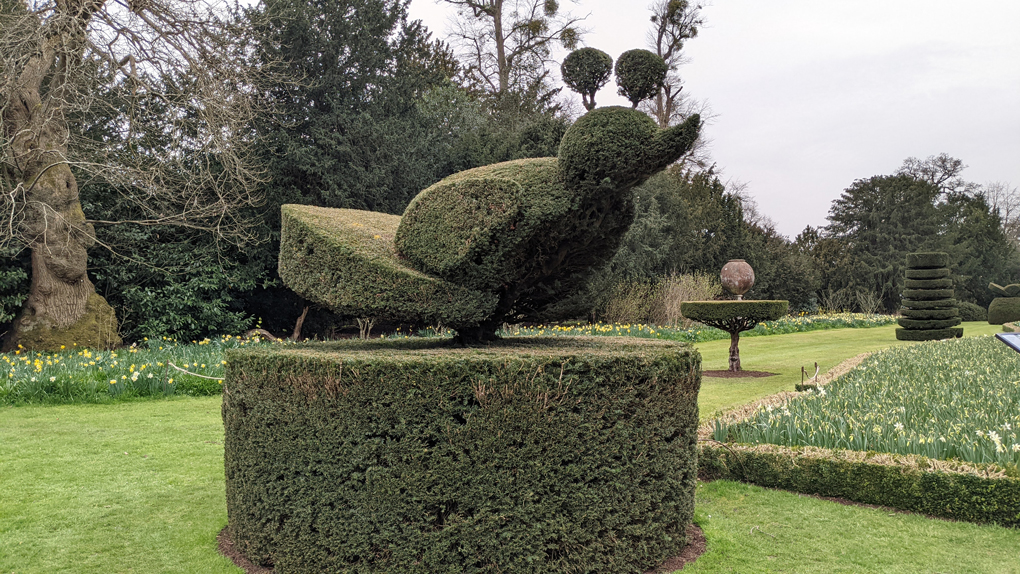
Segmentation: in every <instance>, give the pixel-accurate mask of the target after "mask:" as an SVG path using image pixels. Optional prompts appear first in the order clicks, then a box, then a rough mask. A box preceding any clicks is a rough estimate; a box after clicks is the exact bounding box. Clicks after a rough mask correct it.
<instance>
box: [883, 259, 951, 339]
mask: <svg viewBox="0 0 1020 574" xmlns="http://www.w3.org/2000/svg"><path fill="white" fill-rule="evenodd" d="M948 264H949V254H947V253H943V252H940V251H936V252H922V253H908V254H907V269H906V271H905V272H904V276H905V277H906V279H905V280H904V289H903V298H902V303H901V305H902V307H901V308H900V314H901V315H903V317H902V318H901V319H898V320H897V322H898V323H899V325H900V328H899V329H896V338H897V339H899V340H901V341H932V340H937V339H949V338H952V337H962V336H963V328H962V327H957V326H956V325H959V324H960V316H959V315H960V313H959V310H958V309H957V303H956V299H954V298H953V280H952V279H950V277H949V275H950V271H949V268H948V267H946V265H948Z"/></svg>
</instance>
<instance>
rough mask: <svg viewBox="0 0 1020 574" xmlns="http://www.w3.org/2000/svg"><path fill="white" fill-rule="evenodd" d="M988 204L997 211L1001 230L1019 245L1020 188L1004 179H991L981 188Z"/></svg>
mask: <svg viewBox="0 0 1020 574" xmlns="http://www.w3.org/2000/svg"><path fill="white" fill-rule="evenodd" d="M981 195H983V196H984V197H985V201H987V202H988V206H989V207H991V208H992V209H997V210H998V211H999V217H1001V218H1002V231H1003V233H1005V234H1006V237H1008V238H1009V240H1010V241H1011V242H1012V243H1013V245H1017V246H1020V190H1018V189H1017V187H1016V186H1015V185H1014V186H1011V185H1010V184H1009V183H1008V182H1005V181H993V182H991V183H988V184H986V185H984V186H982V188H981Z"/></svg>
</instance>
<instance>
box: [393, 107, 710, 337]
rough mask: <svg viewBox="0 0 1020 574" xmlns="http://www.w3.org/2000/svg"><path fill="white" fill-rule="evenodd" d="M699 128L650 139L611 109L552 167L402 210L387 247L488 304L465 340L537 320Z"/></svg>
mask: <svg viewBox="0 0 1020 574" xmlns="http://www.w3.org/2000/svg"><path fill="white" fill-rule="evenodd" d="M699 127H700V119H699V118H698V116H696V115H695V116H693V117H691V118H690V119H689V120H688V121H686V122H685V123H684V124H682V125H680V126H676V127H674V128H670V129H667V130H659V129H658V128H657V127H656V126H655V123H654V122H653V121H652V120H651V119H650V118H649V117H648V116H646V115H645V114H642V113H641V112H638V111H636V110H630V109H626V108H621V107H608V108H599V109H596V110H593V111H591V112H588V113H587V114H586V115H584V116H583V117H581V118H580V119H579V120H578V121H577V122H576V123H574V125H573V126H571V127H570V129H569V130H567V133H566V134H565V135H564V136H563V141H562V142H561V144H560V151H559V158H558V159H553V158H545V159H536V160H520V161H515V162H505V163H501V164H495V165H490V166H485V167H481V168H476V169H474V170H469V171H466V172H461V173H458V174H455V175H452V176H450V177H448V178H446V179H444V180H443V181H441V182H439V183H438V184H436V185H434V186H432V187H430V188H428V189H426V190H425V191H423V192H422V193H421V194H419V195H418V196H417V197H416V198H415V199H414V201H413V202H411V204H410V205H409V206H408V208H407V210H406V211H405V212H404V216H403V218H402V219H401V222H400V226H399V228H398V229H397V233H396V236H395V240H394V244H395V246H396V249H397V251H398V252H399V253H400V255H401V256H403V257H406V258H407V259H408V260H409V261H410V262H411V264H413V265H414V266H415V267H416V268H417V269H419V270H420V271H422V272H424V273H426V274H431V275H435V276H437V277H440V278H442V279H445V280H447V281H450V282H453V283H456V284H459V285H463V286H465V287H468V288H471V289H478V290H485V291H489V292H493V293H495V294H496V296H497V297H498V298H499V303H498V304H497V307H496V309H495V311H494V312H493V313H492V314H491V315H490V317H489V318H487V319H486V320H485V321H484V322H483V323H482V324H480V325H479V331H478V332H477V333H468V332H467V331H466V330H465V329H458V335H460V336H461V337H463V338H464V339H465V340H476V339H478V338H483V339H484V338H489V337H491V336H492V335H493V333H494V332H495V329H496V327H498V326H499V325H500V324H501V323H503V322H504V321H518V320H521V319H525V318H540V317H542V316H543V314H544V313H545V310H546V308H547V307H548V306H549V305H551V304H556V303H558V302H560V301H561V300H562V299H563V297H564V296H565V295H568V294H569V293H571V292H573V291H576V290H577V289H578V288H580V286H581V285H582V284H583V282H584V281H585V279H586V278H587V277H588V275H589V274H590V273H591V271H592V269H593V268H594V267H596V266H598V265H601V264H603V263H605V262H606V261H607V260H608V259H609V258H610V257H612V255H613V253H614V252H615V251H616V249H617V248H618V247H619V244H620V241H621V238H622V236H623V234H624V233H625V232H626V231H627V228H628V227H629V226H630V223H631V221H632V219H633V214H634V211H633V209H634V207H633V205H634V204H633V199H632V192H631V190H632V188H633V187H634V186H636V185H639V184H641V183H642V182H643V181H644V180H645V179H647V178H648V177H649V176H650V175H651V174H652V173H655V172H656V171H659V170H661V169H663V168H664V167H665V166H666V165H668V164H669V163H671V162H673V161H675V160H676V159H677V158H679V157H680V156H681V155H683V154H684V153H686V152H687V150H689V149H690V147H691V145H693V143H694V140H695V139H696V138H697V133H698V129H699Z"/></svg>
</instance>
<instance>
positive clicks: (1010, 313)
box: [988, 297, 1020, 325]
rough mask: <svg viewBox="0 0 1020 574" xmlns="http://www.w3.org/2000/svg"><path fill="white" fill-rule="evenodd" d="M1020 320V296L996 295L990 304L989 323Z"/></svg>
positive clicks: (997, 323)
mask: <svg viewBox="0 0 1020 574" xmlns="http://www.w3.org/2000/svg"><path fill="white" fill-rule="evenodd" d="M1014 321H1020V297H996V298H995V299H992V302H991V304H989V305H988V324H989V325H1002V324H1003V323H1012V322H1014Z"/></svg>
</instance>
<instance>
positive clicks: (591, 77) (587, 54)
mask: <svg viewBox="0 0 1020 574" xmlns="http://www.w3.org/2000/svg"><path fill="white" fill-rule="evenodd" d="M612 74H613V57H612V56H610V55H609V54H607V53H605V52H603V51H602V50H597V49H595V48H580V49H578V50H574V51H573V52H571V53H569V54H567V57H566V58H563V64H562V65H561V66H560V75H562V76H563V83H564V84H566V85H567V87H568V88H570V89H571V90H573V91H575V92H577V93H579V94H581V102H582V103H583V104H584V109H586V110H588V111H591V110H593V109H595V92H597V91H599V90H600V89H602V86H605V85H606V82H608V81H609V76H611V75H612Z"/></svg>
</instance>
